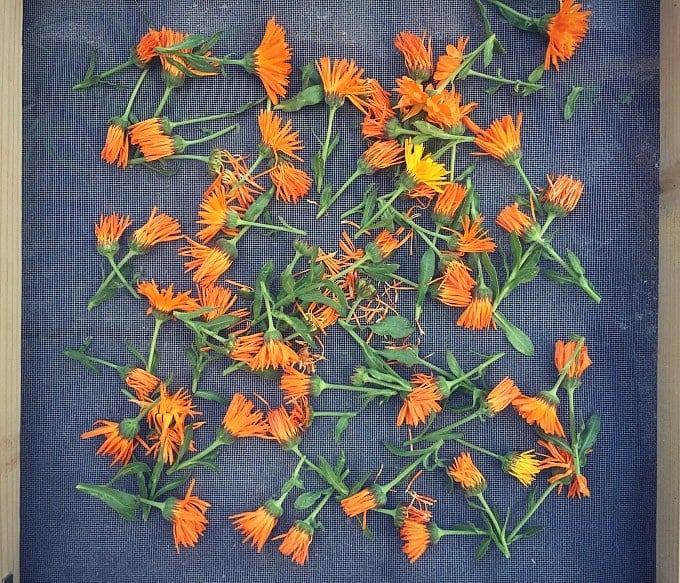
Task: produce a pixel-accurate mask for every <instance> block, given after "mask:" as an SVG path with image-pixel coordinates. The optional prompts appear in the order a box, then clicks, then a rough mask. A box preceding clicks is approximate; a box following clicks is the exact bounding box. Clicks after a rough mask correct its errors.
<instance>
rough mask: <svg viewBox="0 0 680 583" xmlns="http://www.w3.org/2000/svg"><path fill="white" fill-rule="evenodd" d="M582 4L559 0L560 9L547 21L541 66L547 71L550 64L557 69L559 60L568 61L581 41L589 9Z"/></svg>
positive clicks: (571, 0) (584, 34)
mask: <svg viewBox="0 0 680 583" xmlns="http://www.w3.org/2000/svg"><path fill="white" fill-rule="evenodd" d="M582 8H583V5H582V4H576V3H575V2H574V0H560V9H559V11H558V12H557V13H556V14H553V16H552V18H551V19H550V20H549V21H548V24H547V26H546V29H545V33H546V34H547V35H548V48H547V50H546V51H545V61H544V63H543V66H544V67H545V70H546V71H547V70H548V69H550V67H551V66H554V67H555V69H557V70H559V68H560V61H568V60H569V59H571V57H573V56H574V53H575V52H576V49H577V48H578V46H579V45H580V44H581V42H583V39H584V38H585V36H586V32H588V18H589V17H590V10H582Z"/></svg>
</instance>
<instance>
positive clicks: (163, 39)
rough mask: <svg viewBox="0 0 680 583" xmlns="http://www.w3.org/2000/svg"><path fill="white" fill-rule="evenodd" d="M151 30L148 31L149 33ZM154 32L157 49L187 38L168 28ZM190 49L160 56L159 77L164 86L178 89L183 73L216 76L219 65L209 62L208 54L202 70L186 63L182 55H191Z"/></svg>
mask: <svg viewBox="0 0 680 583" xmlns="http://www.w3.org/2000/svg"><path fill="white" fill-rule="evenodd" d="M151 31H152V29H149V32H151ZM154 32H156V39H155V40H156V43H157V45H156V46H157V47H159V48H170V47H172V46H174V45H176V44H178V43H180V42H182V41H183V40H184V39H185V38H187V36H188V35H187V34H185V33H181V32H176V31H174V30H172V29H170V28H165V27H162V28H161V30H160V31H154ZM191 52H192V51H191V49H177V50H175V51H172V52H170V53H162V54H160V60H161V67H162V71H161V76H162V77H163V81H165V83H166V85H169V86H171V87H179V86H180V85H182V83H184V78H185V75H186V73H185V71H189V73H191V75H192V76H195V77H206V76H211V75H217V74H218V73H219V71H220V67H219V64H218V63H217V62H216V61H210V60H209V59H207V57H209V56H210V52H207V53H205V55H204V56H205V57H206V60H205V62H204V67H203V68H200V69H199V68H197V67H194V66H192V65H191V64H190V63H189V61H187V60H186V59H185V58H184V57H182V54H189V53H191ZM176 63H180V64H181V65H182V67H183V69H180V68H179V67H178V66H177V64H176Z"/></svg>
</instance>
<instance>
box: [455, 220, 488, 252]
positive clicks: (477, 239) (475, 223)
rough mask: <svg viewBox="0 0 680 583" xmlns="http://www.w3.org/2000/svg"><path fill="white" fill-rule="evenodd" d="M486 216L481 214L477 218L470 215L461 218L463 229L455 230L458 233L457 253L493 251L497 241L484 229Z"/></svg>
mask: <svg viewBox="0 0 680 583" xmlns="http://www.w3.org/2000/svg"><path fill="white" fill-rule="evenodd" d="M483 222H484V217H483V216H482V215H479V216H478V217H477V218H476V219H474V220H472V218H471V217H470V216H468V215H466V216H464V217H463V218H462V219H461V227H462V230H461V231H454V233H455V235H456V240H455V252H456V254H457V255H461V256H462V255H465V254H466V253H493V252H494V251H495V250H496V243H494V240H493V239H492V238H491V237H489V235H488V232H487V231H486V230H484V229H482V223H483Z"/></svg>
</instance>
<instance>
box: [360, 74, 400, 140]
mask: <svg viewBox="0 0 680 583" xmlns="http://www.w3.org/2000/svg"><path fill="white" fill-rule="evenodd" d="M366 84H367V86H368V87H369V95H368V97H367V98H366V103H367V110H368V111H367V112H366V116H365V117H364V121H362V122H361V135H362V136H363V138H364V139H370V138H375V139H377V140H389V139H390V137H389V136H388V135H387V123H388V122H389V121H390V120H391V119H394V118H395V117H396V115H397V114H396V112H395V111H394V109H393V108H392V102H391V101H390V95H389V93H387V91H385V89H383V87H382V86H381V85H380V83H379V82H378V81H377V80H376V79H369V80H368V81H367V82H366Z"/></svg>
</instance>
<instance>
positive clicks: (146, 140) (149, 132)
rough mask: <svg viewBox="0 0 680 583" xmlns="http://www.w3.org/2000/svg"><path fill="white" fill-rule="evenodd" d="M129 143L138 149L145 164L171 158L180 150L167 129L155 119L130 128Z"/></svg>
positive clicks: (146, 120)
mask: <svg viewBox="0 0 680 583" xmlns="http://www.w3.org/2000/svg"><path fill="white" fill-rule="evenodd" d="M130 143H131V144H133V145H134V146H137V147H139V150H140V152H141V153H142V156H144V159H145V160H146V161H147V162H153V161H154V160H160V159H161V158H166V157H167V156H172V155H173V154H176V153H177V152H180V151H181V150H182V148H181V147H179V144H178V143H177V141H176V140H175V138H174V137H173V136H172V135H170V133H169V131H168V128H167V127H166V126H165V125H164V124H163V122H162V120H161V119H160V118H157V117H152V118H149V119H145V120H143V121H140V122H137V123H135V124H132V125H131V126H130Z"/></svg>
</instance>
